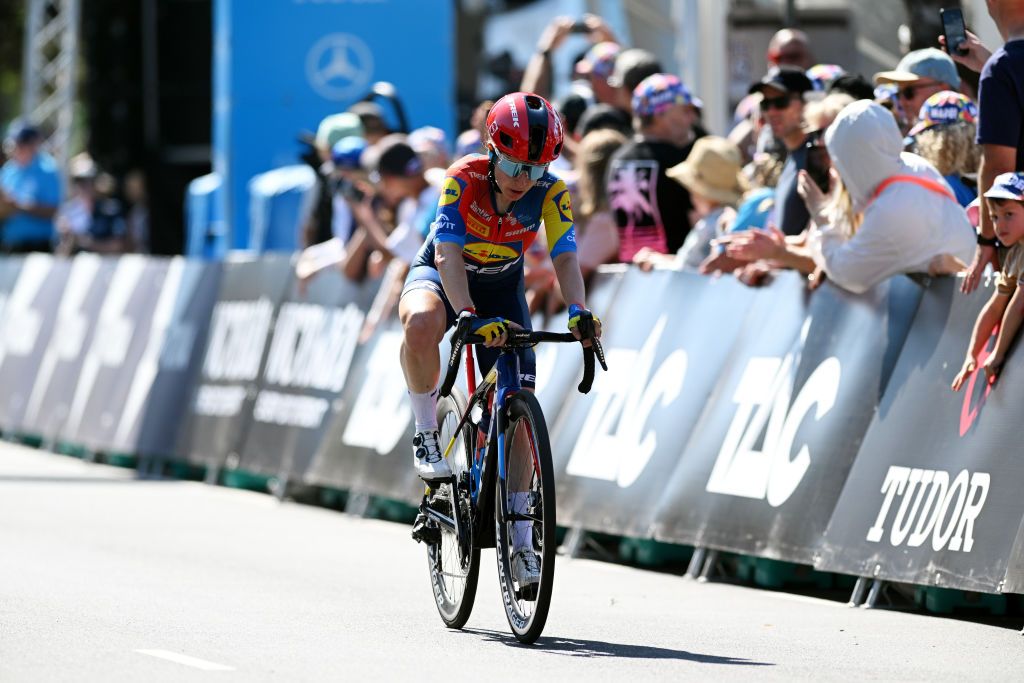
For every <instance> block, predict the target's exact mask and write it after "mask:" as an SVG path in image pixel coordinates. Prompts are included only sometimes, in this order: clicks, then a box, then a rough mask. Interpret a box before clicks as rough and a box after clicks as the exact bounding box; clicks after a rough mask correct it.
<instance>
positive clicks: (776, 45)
mask: <svg viewBox="0 0 1024 683" xmlns="http://www.w3.org/2000/svg"><path fill="white" fill-rule="evenodd" d="M765 58H766V59H767V60H768V65H769V66H774V67H779V66H791V67H795V68H797V69H802V70H804V71H806V70H807V69H809V68H811V65H812V64H814V58H813V57H812V56H811V41H810V39H809V38H808V37H807V34H806V33H804V32H803V31H798V30H796V29H792V28H784V29H782V30H781V31H778V32H777V33H776V34H775V35H774V36H772V39H771V40H770V41H768V52H767V54H766V55H765Z"/></svg>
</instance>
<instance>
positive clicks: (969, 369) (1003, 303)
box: [951, 288, 1010, 391]
mask: <svg viewBox="0 0 1024 683" xmlns="http://www.w3.org/2000/svg"><path fill="white" fill-rule="evenodd" d="M1009 302H1010V297H1009V296H1007V295H1006V294H1003V293H1001V292H1000V291H999V289H998V288H996V289H995V290H994V291H993V292H992V297H991V298H990V299H989V300H988V302H987V303H986V304H985V306H984V307H982V309H981V311H980V312H979V313H978V318H977V320H975V321H974V331H973V332H972V333H971V342H970V344H969V345H968V347H967V357H966V358H964V364H963V367H961V368H960V372H958V373H957V375H956V377H955V378H954V379H953V384H952V386H951V388H952V389H953V391H960V387H962V386H963V384H964V382H966V381H967V379H968V378H969V377H970V376H971V374H972V373H973V372H974V371H975V370H976V369H977V367H978V361H977V358H978V354H979V353H981V349H982V348H984V346H985V344H986V343H988V340H989V337H991V336H992V330H994V329H995V327H996V325H997V324H998V323H999V321H1000V320H1001V319H1002V318H1003V314H1004V313H1005V312H1006V309H1007V304H1009Z"/></svg>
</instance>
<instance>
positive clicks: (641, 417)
mask: <svg viewBox="0 0 1024 683" xmlns="http://www.w3.org/2000/svg"><path fill="white" fill-rule="evenodd" d="M667 323H668V316H665V315H663V316H661V317H660V318H658V322H657V323H655V325H654V328H653V329H652V330H651V333H650V335H648V337H647V341H646V342H645V343H644V345H643V347H642V348H641V349H640V350H639V351H634V350H630V349H609V351H608V372H605V373H600V374H599V375H598V377H597V381H596V382H595V383H594V390H593V392H592V394H591V396H592V397H593V398H592V399H591V401H592V406H593V407H592V408H591V409H590V412H589V413H587V419H586V421H585V422H584V424H583V428H582V429H581V430H580V439H579V440H578V441H577V442H576V446H575V448H573V451H572V456H571V457H570V458H569V463H568V465H567V466H566V471H567V472H568V473H569V474H571V475H573V476H575V477H588V478H591V479H603V480H605V481H614V482H616V483H617V484H618V485H619V486H620V487H622V488H626V487H628V486H632V485H633V483H634V482H635V481H636V480H637V478H639V476H640V474H641V473H642V472H643V471H644V468H645V467H647V463H648V462H649V461H650V459H651V456H653V455H654V451H655V449H657V447H658V435H657V433H656V432H655V431H654V430H653V429H651V430H648V429H647V421H648V419H649V418H650V416H651V413H652V412H653V411H654V408H655V406H658V405H661V406H667V405H669V404H670V403H672V402H673V401H674V400H676V398H678V397H679V393H680V392H681V391H682V388H683V382H684V381H685V379H686V368H687V356H686V352H685V351H683V350H682V349H676V350H675V351H673V352H672V353H671V354H670V355H669V356H668V358H666V359H665V360H664V361H663V362H662V364H661V365H660V366H658V368H657V369H656V370H655V369H654V355H655V352H656V351H657V349H658V342H659V341H660V340H661V336H662V335H663V334H664V332H665V326H666V325H667Z"/></svg>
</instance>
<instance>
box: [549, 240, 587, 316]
mask: <svg viewBox="0 0 1024 683" xmlns="http://www.w3.org/2000/svg"><path fill="white" fill-rule="evenodd" d="M552 263H553V264H554V266H555V277H557V278H558V286H559V288H561V290H562V298H564V299H565V303H566V304H578V305H580V306H582V307H583V308H586V307H587V293H586V291H584V287H583V275H582V274H581V273H580V262H579V259H577V258H576V252H574V251H566V252H562V253H561V254H559V255H558V256H556V257H555V259H554V261H553V262H552Z"/></svg>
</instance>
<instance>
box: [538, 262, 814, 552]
mask: <svg viewBox="0 0 1024 683" xmlns="http://www.w3.org/2000/svg"><path fill="white" fill-rule="evenodd" d="M758 298H762V299H763V298H764V294H762V293H760V292H757V291H756V290H752V289H749V288H747V287H744V286H743V285H741V284H739V283H737V282H736V281H735V280H734V279H733V278H706V277H701V276H698V275H696V274H693V273H680V272H675V271H668V270H662V271H655V272H650V273H644V272H641V271H639V270H637V269H630V270H629V271H628V272H627V273H626V274H625V276H624V277H623V279H622V281H621V284H619V286H618V290H617V291H616V293H615V296H614V297H613V298H612V301H611V306H610V308H609V309H608V314H607V318H606V321H607V325H606V326H605V338H604V347H605V353H606V355H607V359H608V372H607V373H604V372H601V371H598V373H597V380H596V382H595V383H594V389H593V391H592V392H591V393H590V394H589V395H587V396H583V395H581V394H578V393H575V392H574V391H571V392H570V393H569V395H568V398H567V400H566V407H565V408H564V412H563V413H562V416H561V417H560V418H559V420H558V422H557V425H556V428H555V429H554V430H553V431H552V438H553V440H554V443H553V450H554V453H555V459H556V472H558V474H559V478H558V482H559V484H560V485H559V489H558V508H559V509H558V517H559V523H560V524H564V525H569V526H582V527H585V528H587V529H591V530H596V531H604V532H608V533H617V534H626V535H632V536H649V535H650V533H651V525H652V523H653V514H654V510H655V504H656V502H657V500H658V498H659V497H660V495H661V494H662V492H663V490H664V488H665V482H666V480H667V479H668V478H669V476H670V475H671V473H672V471H673V470H674V469H675V467H676V463H677V462H678V461H679V457H680V452H681V450H682V449H681V444H683V443H685V442H686V440H687V438H688V437H689V435H690V433H691V431H692V430H693V427H694V424H695V423H696V421H697V418H698V416H699V415H700V414H701V411H702V410H703V408H704V406H705V404H706V403H707V401H708V399H709V396H711V394H712V390H713V388H714V387H715V384H716V382H717V381H718V378H719V373H720V369H721V368H722V366H723V365H724V364H725V363H726V362H727V359H728V358H729V355H730V348H731V347H732V346H733V344H734V342H735V340H736V338H737V335H739V334H740V333H741V330H742V329H744V328H743V321H744V318H745V314H746V312H747V309H748V308H749V307H750V306H751V304H752V303H753V302H754V301H755V300H757V299H758ZM792 298H793V299H794V301H795V302H796V303H795V305H794V308H797V309H799V302H800V296H799V293H794V296H793V297H792ZM780 315H781V313H780ZM779 322H780V323H784V322H785V321H784V319H780V320H779ZM762 331H763V328H754V330H753V331H751V332H748V333H749V334H754V335H758V334H760V333H761V332H762Z"/></svg>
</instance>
